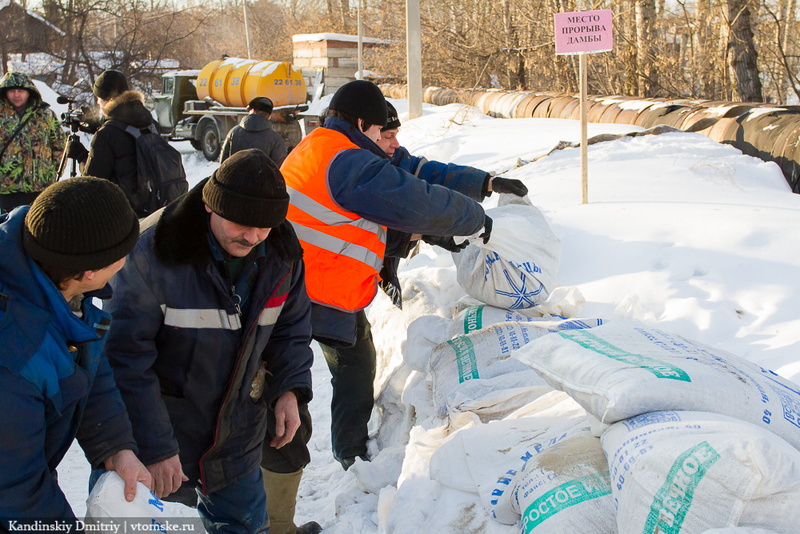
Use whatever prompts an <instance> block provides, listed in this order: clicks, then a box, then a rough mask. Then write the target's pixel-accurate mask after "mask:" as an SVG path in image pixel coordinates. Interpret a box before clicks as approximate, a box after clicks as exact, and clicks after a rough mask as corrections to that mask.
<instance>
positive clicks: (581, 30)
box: [555, 9, 614, 204]
mask: <svg viewBox="0 0 800 534" xmlns="http://www.w3.org/2000/svg"><path fill="white" fill-rule="evenodd" d="M611 21H612V14H611V10H610V9H600V10H596V11H573V12H570V13H556V14H555V32H556V54H557V55H562V54H577V55H578V56H579V58H580V61H579V67H580V78H581V80H580V86H581V99H580V102H581V108H580V109H581V204H587V203H588V202H589V163H588V159H589V158H588V147H587V138H588V134H587V130H588V128H587V124H588V122H589V121H588V117H587V106H586V93H587V92H588V87H587V86H588V84H587V82H586V54H593V53H596V52H608V51H609V50H611V49H612V48H613V45H614V39H613V34H612V25H611Z"/></svg>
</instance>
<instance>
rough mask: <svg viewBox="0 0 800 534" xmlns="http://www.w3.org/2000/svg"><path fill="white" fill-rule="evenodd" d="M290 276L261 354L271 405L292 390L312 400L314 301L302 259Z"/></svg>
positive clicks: (305, 398) (305, 399)
mask: <svg viewBox="0 0 800 534" xmlns="http://www.w3.org/2000/svg"><path fill="white" fill-rule="evenodd" d="M290 276H291V277H292V284H291V288H290V289H289V294H288V296H287V297H286V303H285V304H284V305H283V309H282V310H281V314H280V316H279V317H278V320H277V322H276V323H275V326H274V327H273V329H272V334H271V335H270V338H269V343H267V346H266V348H265V349H264V353H263V356H262V357H263V359H264V361H265V362H266V363H267V370H268V371H269V372H270V375H271V379H270V382H269V388H268V389H267V392H268V393H267V399H266V401H267V403H268V405H269V406H272V405H273V404H274V403H275V401H276V400H277V399H278V397H280V396H281V395H283V394H284V393H286V392H287V391H292V390H294V392H295V394H296V395H297V401H298V402H300V403H303V402H309V401H311V365H312V364H313V363H314V354H313V352H312V351H311V348H310V346H309V345H310V343H311V301H310V300H309V298H308V294H307V293H306V285H305V271H304V267H303V262H302V261H297V262H295V263H294V266H293V269H292V272H291V274H290Z"/></svg>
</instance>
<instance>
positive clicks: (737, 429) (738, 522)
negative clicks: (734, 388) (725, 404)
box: [601, 411, 800, 534]
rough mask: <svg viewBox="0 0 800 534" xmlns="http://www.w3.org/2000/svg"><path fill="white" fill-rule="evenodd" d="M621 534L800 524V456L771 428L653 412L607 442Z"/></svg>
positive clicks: (789, 529)
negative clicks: (771, 430) (769, 429)
mask: <svg viewBox="0 0 800 534" xmlns="http://www.w3.org/2000/svg"><path fill="white" fill-rule="evenodd" d="M601 441H602V446H603V449H604V450H605V453H606V455H607V456H608V463H609V465H610V467H611V485H612V492H613V495H614V500H615V503H616V506H617V525H618V527H619V531H620V532H642V533H644V534H651V533H652V534H655V533H665V534H690V533H691V534H694V533H696V532H704V531H706V530H708V529H712V528H726V527H736V526H743V527H750V528H764V529H768V530H774V531H775V532H778V533H785V534H789V533H794V532H797V531H798V525H800V506H798V505H800V452H798V451H797V450H796V449H794V448H793V447H792V446H791V445H789V444H788V443H786V441H784V440H783V439H781V438H780V437H778V436H776V435H775V434H773V433H772V432H769V431H768V430H764V429H762V428H759V427H757V426H755V425H752V424H750V423H746V422H744V421H740V420H738V419H734V418H732V417H727V416H724V415H719V414H713V413H707V412H676V411H670V412H653V413H648V414H644V415H640V416H638V417H634V418H632V419H628V420H625V421H621V422H619V423H616V424H614V425H612V426H611V427H610V428H609V429H608V430H607V431H606V432H605V433H604V434H603V437H602V440H601Z"/></svg>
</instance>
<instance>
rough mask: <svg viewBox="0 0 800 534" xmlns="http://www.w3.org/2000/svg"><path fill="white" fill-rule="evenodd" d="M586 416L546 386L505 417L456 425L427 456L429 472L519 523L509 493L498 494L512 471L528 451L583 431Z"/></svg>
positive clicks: (530, 453)
mask: <svg viewBox="0 0 800 534" xmlns="http://www.w3.org/2000/svg"><path fill="white" fill-rule="evenodd" d="M585 416H586V411H585V410H584V409H583V408H581V407H580V405H578V403H576V402H575V401H574V400H572V399H571V398H570V397H569V396H568V395H566V394H565V393H564V392H562V391H551V392H550V393H548V394H546V395H543V396H542V397H540V398H538V399H536V400H535V401H534V402H532V403H529V404H528V405H526V406H525V407H524V408H523V409H520V410H519V411H518V412H516V413H514V414H509V415H508V416H507V418H506V419H503V420H497V421H492V422H490V423H488V424H480V425H477V426H473V427H469V428H464V429H461V430H459V431H458V432H457V433H456V434H455V435H454V436H453V437H451V438H450V439H449V440H448V441H447V442H446V443H444V444H443V445H442V446H440V447H439V448H438V449H437V450H436V452H435V453H434V454H433V456H432V457H431V463H430V476H431V478H432V479H433V480H435V481H437V482H439V483H440V484H443V485H445V486H448V487H451V488H454V489H459V490H461V491H467V492H471V493H477V494H478V495H479V496H480V499H481V503H482V504H483V506H484V507H485V509H486V511H487V512H488V513H489V514H490V515H491V516H492V517H494V518H495V519H497V520H498V521H500V522H502V523H505V524H509V525H510V524H515V523H519V521H520V515H519V512H518V511H516V512H515V511H514V510H513V509H512V507H511V501H510V497H508V496H506V497H505V498H503V496H504V494H506V493H507V492H509V491H510V488H513V486H512V481H513V479H514V476H515V475H516V474H517V473H518V472H520V471H521V470H522V469H523V467H524V466H525V464H526V462H527V461H528V459H529V458H531V457H532V456H533V455H535V454H538V453H539V452H541V451H542V450H544V449H546V448H548V447H550V446H552V445H554V444H556V443H558V442H559V441H561V440H563V439H566V438H568V437H570V436H574V435H576V434H578V433H586V432H587V431H588V424H587V422H586V417H585ZM598 447H599V442H598ZM498 500H499V501H500V504H499V507H498Z"/></svg>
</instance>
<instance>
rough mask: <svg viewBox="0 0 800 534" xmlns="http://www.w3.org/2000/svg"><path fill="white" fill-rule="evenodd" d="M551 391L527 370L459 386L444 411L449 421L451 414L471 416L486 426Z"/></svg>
mask: <svg viewBox="0 0 800 534" xmlns="http://www.w3.org/2000/svg"><path fill="white" fill-rule="evenodd" d="M551 391H555V390H554V389H553V388H551V387H550V386H549V385H548V384H547V383H545V382H544V380H542V379H541V377H539V375H538V374H536V371H534V370H533V369H527V370H525V371H518V372H515V373H508V374H504V375H500V376H495V377H494V378H480V379H478V380H469V381H467V382H464V383H463V384H459V386H458V388H456V389H455V390H454V391H453V392H452V394H451V395H449V396H448V397H447V399H446V403H447V406H446V410H447V413H448V414H449V416H450V420H451V421H452V420H453V416H454V415H455V414H459V413H473V414H475V415H477V416H478V418H479V419H480V420H481V421H482V422H484V423H487V422H489V421H494V420H498V419H502V418H504V417H505V416H507V415H508V414H510V413H511V412H514V411H515V410H518V409H520V408H521V407H523V406H525V405H526V404H529V403H531V402H533V401H534V400H536V399H537V398H539V397H541V396H542V395H543V394H545V393H549V392H551ZM559 393H561V392H559Z"/></svg>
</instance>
